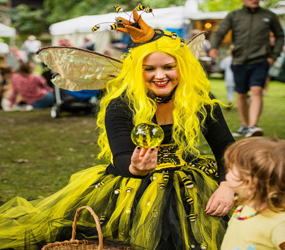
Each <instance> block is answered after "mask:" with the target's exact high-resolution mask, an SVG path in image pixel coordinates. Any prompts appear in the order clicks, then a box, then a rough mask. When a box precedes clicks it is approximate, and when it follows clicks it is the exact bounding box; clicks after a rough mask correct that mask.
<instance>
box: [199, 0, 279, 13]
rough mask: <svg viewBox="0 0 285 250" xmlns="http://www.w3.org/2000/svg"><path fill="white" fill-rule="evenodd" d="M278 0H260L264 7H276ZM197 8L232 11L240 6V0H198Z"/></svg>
mask: <svg viewBox="0 0 285 250" xmlns="http://www.w3.org/2000/svg"><path fill="white" fill-rule="evenodd" d="M278 2H279V0H264V1H260V5H261V6H262V7H264V8H274V7H277V3H278ZM198 3H199V8H200V9H201V10H203V11H232V10H236V9H239V8H241V7H242V4H243V3H242V1H241V0H198Z"/></svg>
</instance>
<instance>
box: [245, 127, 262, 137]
mask: <svg viewBox="0 0 285 250" xmlns="http://www.w3.org/2000/svg"><path fill="white" fill-rule="evenodd" d="M262 135H263V130H262V129H261V128H259V127H257V126H252V127H251V128H249V129H248V130H247V133H246V134H245V137H251V136H262Z"/></svg>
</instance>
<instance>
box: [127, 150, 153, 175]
mask: <svg viewBox="0 0 285 250" xmlns="http://www.w3.org/2000/svg"><path fill="white" fill-rule="evenodd" d="M157 152H158V147H156V148H140V147H136V148H135V150H134V152H133V155H132V158H131V165H130V166H129V171H130V173H131V174H133V175H137V176H144V175H147V174H148V173H149V172H151V171H153V170H154V169H155V168H156V164H157Z"/></svg>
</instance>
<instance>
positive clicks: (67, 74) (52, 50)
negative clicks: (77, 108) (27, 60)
mask: <svg viewBox="0 0 285 250" xmlns="http://www.w3.org/2000/svg"><path fill="white" fill-rule="evenodd" d="M36 54H37V55H38V58H39V59H40V60H41V61H42V62H44V63H45V64H46V65H47V66H48V67H49V68H50V69H52V70H53V71H55V72H57V74H56V75H54V77H53V79H52V80H51V81H52V82H53V83H54V84H55V85H56V86H58V87H59V88H62V89H68V90H71V91H78V90H82V89H104V88H105V86H106V83H107V82H108V81H110V80H112V79H114V78H116V77H117V76H118V75H119V74H120V72H121V69H122V62H121V61H119V60H116V59H114V58H112V57H108V56H105V55H102V54H100V53H96V52H93V51H90V50H85V49H80V48H75V47H61V46H52V47H45V48H42V49H40V50H39V51H38V52H37V53H36Z"/></svg>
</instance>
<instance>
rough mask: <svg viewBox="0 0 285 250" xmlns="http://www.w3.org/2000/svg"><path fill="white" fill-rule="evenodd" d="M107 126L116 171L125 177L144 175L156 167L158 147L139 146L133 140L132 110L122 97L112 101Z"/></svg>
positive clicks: (107, 115) (106, 118)
mask: <svg viewBox="0 0 285 250" xmlns="http://www.w3.org/2000/svg"><path fill="white" fill-rule="evenodd" d="M105 126H106V131H107V136H108V141H109V145H110V148H111V151H112V154H113V165H114V167H115V171H116V172H117V173H119V174H120V175H122V176H125V177H143V176H146V175H147V174H148V173H149V172H151V171H152V170H154V169H155V167H156V163H157V152H158V148H150V149H144V148H138V147H136V146H135V145H134V143H133V142H132V140H131V131H132V129H133V127H134V125H133V123H132V112H131V110H130V108H129V107H128V105H127V104H126V103H125V102H124V101H123V100H122V99H120V98H117V99H114V100H112V101H111V102H110V104H109V105H108V107H107V110H106V117H105Z"/></svg>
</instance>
